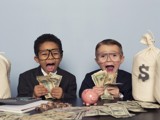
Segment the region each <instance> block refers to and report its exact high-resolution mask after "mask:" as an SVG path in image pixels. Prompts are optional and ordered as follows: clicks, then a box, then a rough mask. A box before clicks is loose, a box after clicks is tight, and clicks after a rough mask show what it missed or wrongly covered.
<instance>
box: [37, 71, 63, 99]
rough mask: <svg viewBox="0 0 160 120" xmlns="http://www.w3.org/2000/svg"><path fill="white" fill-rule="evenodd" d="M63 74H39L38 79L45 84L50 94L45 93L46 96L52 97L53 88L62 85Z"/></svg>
mask: <svg viewBox="0 0 160 120" xmlns="http://www.w3.org/2000/svg"><path fill="white" fill-rule="evenodd" d="M61 79H62V76H61V75H57V74H52V73H50V74H48V75H47V76H37V80H38V82H39V83H41V84H43V85H44V87H45V88H46V89H47V90H48V94H46V95H45V98H46V99H48V98H52V96H51V90H52V88H54V87H58V86H59V85H60V82H61Z"/></svg>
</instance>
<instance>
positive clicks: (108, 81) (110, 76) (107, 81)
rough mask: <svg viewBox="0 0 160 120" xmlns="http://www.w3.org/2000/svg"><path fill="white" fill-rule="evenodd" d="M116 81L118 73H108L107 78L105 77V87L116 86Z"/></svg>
mask: <svg viewBox="0 0 160 120" xmlns="http://www.w3.org/2000/svg"><path fill="white" fill-rule="evenodd" d="M116 79H117V73H107V76H106V77H105V81H104V85H107V84H114V83H116Z"/></svg>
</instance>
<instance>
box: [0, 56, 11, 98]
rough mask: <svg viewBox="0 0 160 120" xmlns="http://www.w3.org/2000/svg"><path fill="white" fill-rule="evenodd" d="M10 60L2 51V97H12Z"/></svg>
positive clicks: (0, 80)
mask: <svg viewBox="0 0 160 120" xmlns="http://www.w3.org/2000/svg"><path fill="white" fill-rule="evenodd" d="M10 69H11V63H10V61H9V60H8V59H7V58H6V57H5V56H4V55H3V54H2V53H0V99H4V98H9V97H11V90H10V81H9V76H10Z"/></svg>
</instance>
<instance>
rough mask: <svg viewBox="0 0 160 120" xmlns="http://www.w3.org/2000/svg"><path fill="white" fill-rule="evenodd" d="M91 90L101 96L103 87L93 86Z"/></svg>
mask: <svg viewBox="0 0 160 120" xmlns="http://www.w3.org/2000/svg"><path fill="white" fill-rule="evenodd" d="M93 90H94V91H95V92H96V93H97V94H98V96H101V95H102V94H103V93H104V87H97V86H94V87H93Z"/></svg>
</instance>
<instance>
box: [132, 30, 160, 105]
mask: <svg viewBox="0 0 160 120" xmlns="http://www.w3.org/2000/svg"><path fill="white" fill-rule="evenodd" d="M140 42H141V43H143V44H145V45H147V46H148V47H147V48H145V49H143V50H142V51H140V52H138V53H137V54H136V55H135V56H134V58H133V65H132V94H133V98H134V99H135V100H139V101H146V102H155V101H156V100H155V98H154V82H155V77H154V76H155V68H156V58H157V56H158V53H159V52H160V49H158V48H156V47H155V46H154V42H155V41H154V39H153V35H152V34H151V33H146V34H144V35H143V36H142V39H141V41H140Z"/></svg>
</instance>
